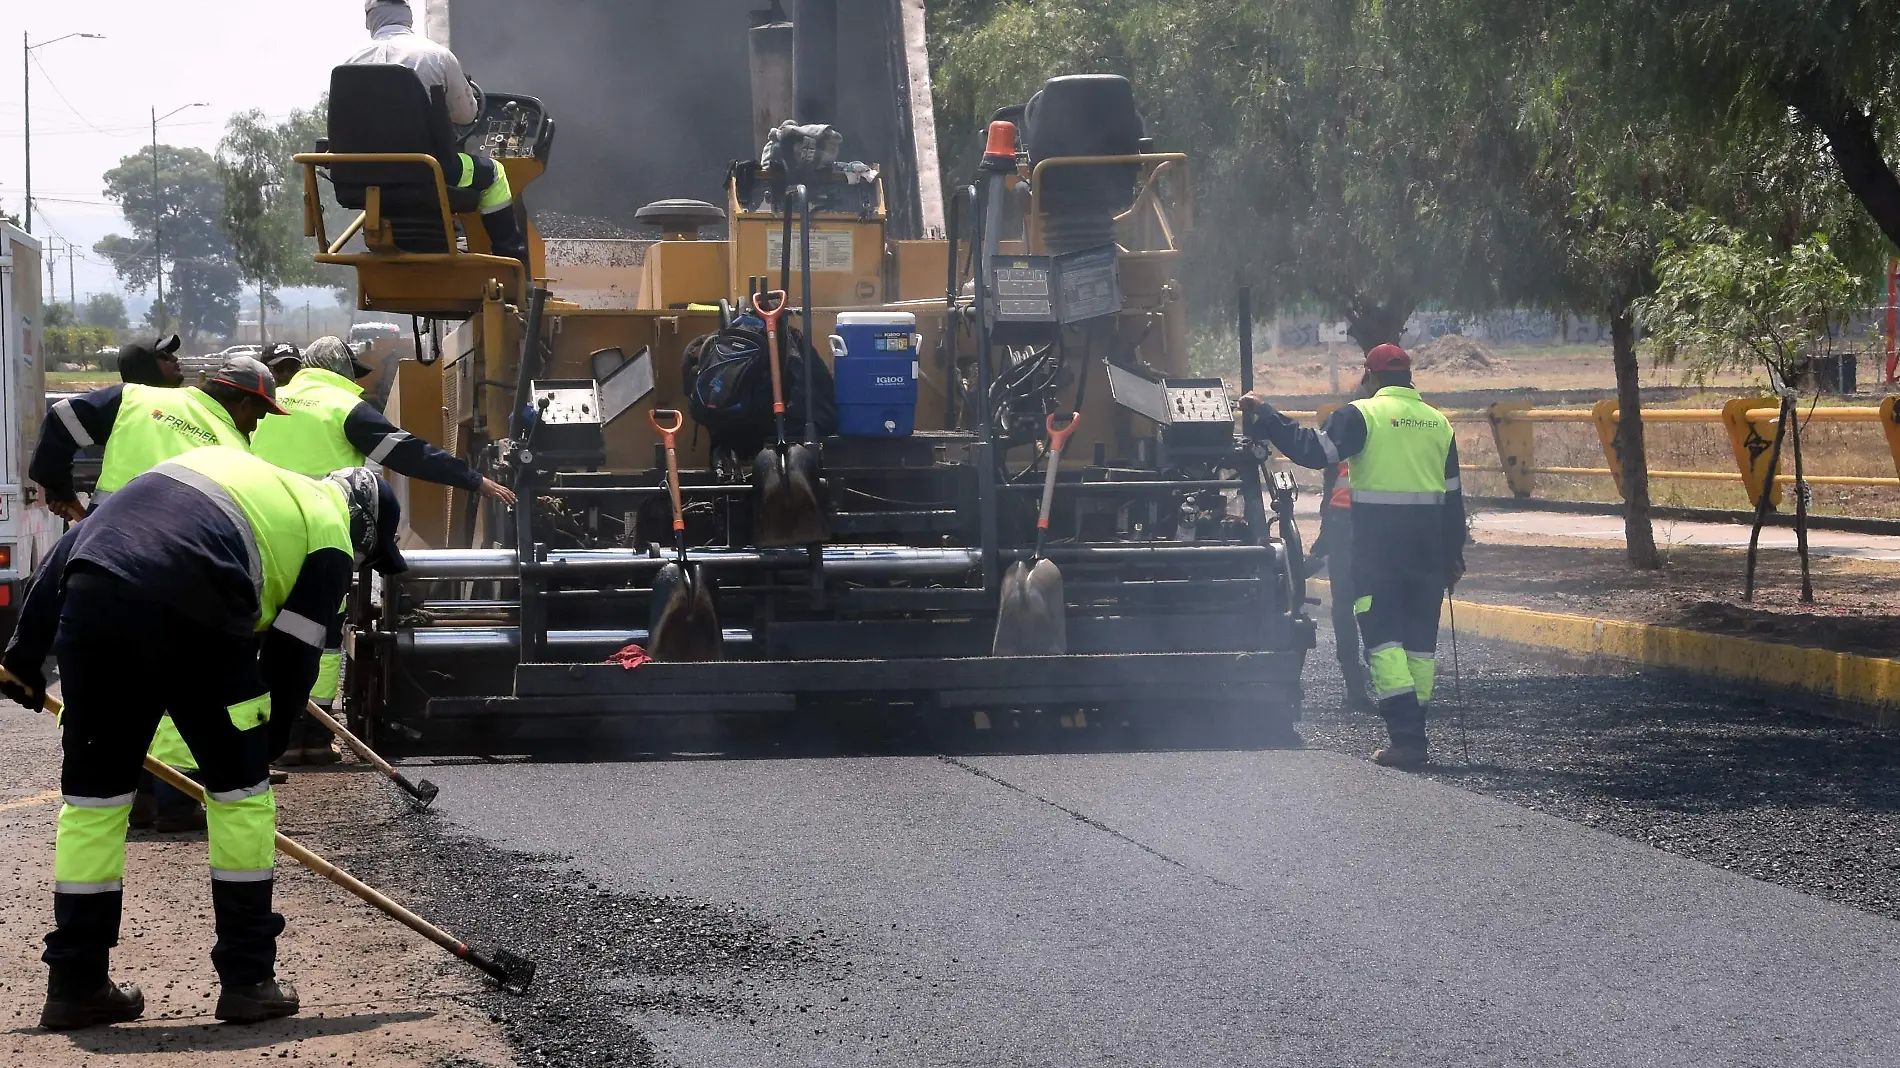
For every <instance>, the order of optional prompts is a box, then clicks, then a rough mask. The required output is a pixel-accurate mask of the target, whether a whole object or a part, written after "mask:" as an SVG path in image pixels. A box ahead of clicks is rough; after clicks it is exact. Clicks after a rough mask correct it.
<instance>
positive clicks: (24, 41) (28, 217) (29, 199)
mask: <svg viewBox="0 0 1900 1068" xmlns="http://www.w3.org/2000/svg"><path fill="white" fill-rule="evenodd" d="M66 37H85V38H89V39H91V40H95V41H99V40H104V39H105V34H103V33H69V34H67V35H66ZM66 37H55V38H53V39H52V40H50V41H41V42H40V43H39V44H34V43H33V41H32V38H30V37H28V36H27V35H26V34H25V33H21V34H20V81H21V82H22V83H23V84H24V88H25V90H26V91H25V93H24V94H23V96H24V100H23V104H24V113H25V116H26V121H25V123H24V124H23V125H24V126H25V133H26V136H25V138H24V140H25V141H26V213H25V214H24V215H22V216H21V217H20V221H21V222H22V223H24V224H25V225H26V232H27V233H29V234H30V233H32V232H33V50H34V49H35V48H45V47H46V46H47V45H50V44H58V43H59V42H61V41H64V40H66Z"/></svg>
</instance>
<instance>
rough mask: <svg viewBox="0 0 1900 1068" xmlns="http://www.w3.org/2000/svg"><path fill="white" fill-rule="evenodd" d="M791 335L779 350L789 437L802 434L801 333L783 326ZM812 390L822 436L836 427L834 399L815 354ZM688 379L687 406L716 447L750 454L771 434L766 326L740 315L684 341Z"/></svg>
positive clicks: (684, 378)
mask: <svg viewBox="0 0 1900 1068" xmlns="http://www.w3.org/2000/svg"><path fill="white" fill-rule="evenodd" d="M786 333H787V335H789V338H790V340H789V341H788V343H787V344H786V346H785V348H784V349H782V350H780V352H779V365H780V367H781V368H782V369H783V372H784V377H785V434H786V438H787V440H789V441H802V440H804V437H805V377H804V375H805V361H804V359H803V358H802V356H801V355H800V354H801V353H802V352H803V351H804V344H803V338H802V336H801V335H800V334H799V332H798V331H797V330H793V329H789V328H788V329H787V330H786ZM812 364H813V372H812V373H813V374H814V375H816V376H817V377H816V378H814V379H813V381H812V394H813V400H814V401H815V407H816V414H817V423H818V436H819V438H820V439H823V438H826V437H829V436H830V435H832V434H835V433H837V430H838V403H837V398H836V396H835V395H834V386H833V381H832V377H831V368H830V367H827V366H826V365H825V361H824V360H822V359H820V360H814V361H812ZM680 380H681V381H682V382H685V383H686V407H687V410H688V412H690V413H691V414H692V417H693V422H695V423H697V424H698V425H699V426H701V427H704V428H705V430H706V432H707V434H709V435H710V436H711V438H712V447H713V448H714V449H715V450H724V449H729V450H731V451H732V452H734V453H736V454H738V455H740V456H742V457H743V456H749V455H751V454H752V453H756V452H758V451H759V450H760V449H762V448H764V447H765V445H766V443H767V442H770V441H772V440H774V439H775V438H776V436H777V432H776V430H775V428H774V426H773V420H772V368H771V361H770V359H769V357H768V355H767V352H766V347H765V331H764V330H763V329H761V328H760V327H758V326H756V325H754V324H753V323H751V322H748V321H746V320H744V319H740V320H737V321H735V322H734V323H733V324H732V325H731V326H728V327H726V328H725V329H723V330H721V331H719V332H718V333H716V334H705V335H703V336H701V337H697V338H694V339H693V340H692V341H691V342H689V343H688V344H687V346H686V357H685V365H684V367H683V369H682V371H681V378H680Z"/></svg>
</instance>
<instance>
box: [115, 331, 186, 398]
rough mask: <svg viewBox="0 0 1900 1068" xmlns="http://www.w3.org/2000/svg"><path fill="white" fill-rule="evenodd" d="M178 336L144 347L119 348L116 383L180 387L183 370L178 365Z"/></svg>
mask: <svg viewBox="0 0 1900 1068" xmlns="http://www.w3.org/2000/svg"><path fill="white" fill-rule="evenodd" d="M178 346H179V340H178V335H177V334H173V335H172V336H170V337H167V338H162V339H160V340H158V341H154V342H151V343H150V344H147V343H145V342H142V341H136V342H133V343H132V344H130V345H121V346H119V381H121V382H129V383H135V384H137V385H141V386H182V385H184V384H185V371H184V368H182V367H180V366H178Z"/></svg>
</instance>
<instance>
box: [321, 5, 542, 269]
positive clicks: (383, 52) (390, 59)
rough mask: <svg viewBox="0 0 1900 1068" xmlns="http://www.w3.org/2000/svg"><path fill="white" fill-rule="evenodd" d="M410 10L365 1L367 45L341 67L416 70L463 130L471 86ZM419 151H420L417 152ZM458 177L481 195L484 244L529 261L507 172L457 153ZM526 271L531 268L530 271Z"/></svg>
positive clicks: (473, 113)
mask: <svg viewBox="0 0 1900 1068" xmlns="http://www.w3.org/2000/svg"><path fill="white" fill-rule="evenodd" d="M415 17H416V16H415V12H414V11H412V10H410V7H409V5H408V4H407V3H405V2H404V0H366V2H365V3H364V4H363V21H364V24H365V25H367V26H368V28H369V32H370V37H371V40H370V43H369V44H366V45H364V46H363V47H362V48H359V49H357V50H356V52H355V54H353V55H351V56H350V58H349V59H347V60H345V61H344V62H345V63H346V64H361V63H400V64H402V65H403V66H405V67H408V68H409V69H411V70H413V71H415V72H416V76H417V77H418V78H420V79H421V80H422V87H423V88H424V89H430V90H433V89H440V90H442V92H443V94H444V96H445V98H446V99H447V102H448V106H449V122H451V123H453V124H455V125H456V126H468V125H470V124H472V123H474V122H475V120H477V119H479V118H481V111H480V110H479V107H480V105H479V104H478V103H477V102H476V99H475V88H474V85H473V83H472V82H470V81H469V79H468V76H467V75H466V74H463V73H462V61H461V60H459V59H456V58H455V53H454V52H451V51H449V50H448V48H446V47H444V46H443V45H439V44H437V43H436V42H434V41H432V40H430V39H429V38H427V37H425V36H423V35H422V34H419V33H417V32H416V31H415ZM418 151H420V149H418ZM459 155H460V157H461V163H462V170H461V173H460V174H450V175H447V176H446V177H447V178H448V180H449V181H450V182H451V183H452V184H453V185H454V186H455V188H457V189H473V190H476V191H477V192H479V193H481V195H482V199H481V205H480V211H481V215H482V228H483V229H484V230H487V231H488V243H489V245H490V246H491V247H493V249H494V250H495V255H497V256H508V257H511V258H513V259H517V260H520V261H521V262H522V264H523V265H524V266H525V265H527V263H528V242H527V238H526V237H524V236H523V235H522V227H521V221H520V220H519V219H517V218H516V217H515V203H514V191H513V190H512V189H511V188H509V185H508V172H507V171H505V170H503V169H502V166H501V164H499V163H497V162H495V161H494V160H492V159H490V158H488V157H487V156H473V155H470V154H468V153H467V152H463V153H460V154H459ZM529 270H533V268H532V267H530V268H529Z"/></svg>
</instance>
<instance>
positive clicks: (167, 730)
mask: <svg viewBox="0 0 1900 1068" xmlns="http://www.w3.org/2000/svg"><path fill="white" fill-rule="evenodd" d="M175 347H176V346H173V348H175ZM166 351H167V350H166V348H165V346H163V345H160V346H155V347H153V348H151V349H150V350H149V353H150V354H151V355H153V356H159V355H162V354H164V353H165V352H166ZM133 355H134V356H144V355H146V353H138V352H135V353H134V354H133ZM122 359H123V356H122ZM158 362H159V364H160V365H161V366H162V364H163V361H162V360H160V361H158ZM172 366H173V367H174V368H175V367H176V366H177V364H176V360H175V359H174V360H173V361H172ZM181 380H182V379H181ZM276 396H277V387H276V383H275V382H274V381H273V380H272V379H271V375H270V371H269V370H267V369H266V368H265V367H264V365H263V364H262V363H259V362H258V361H257V360H256V359H254V358H252V357H249V356H237V357H233V358H232V359H231V360H229V361H228V362H226V363H225V365H224V366H223V367H221V368H219V369H218V371H217V373H216V374H214V375H212V376H211V379H210V381H208V382H206V383H205V387H204V388H203V389H199V388H197V387H196V386H188V387H185V388H183V389H173V388H169V387H164V386H147V385H138V384H125V385H118V386H107V387H106V388H105V389H100V390H95V391H93V392H91V393H88V394H86V395H85V396H82V397H72V398H69V399H67V400H63V401H60V402H59V403H58V404H55V405H53V410H52V417H51V418H49V419H47V420H46V421H45V423H44V424H42V425H41V427H40V440H39V444H38V445H37V446H36V447H35V448H34V450H33V462H32V465H31V466H30V468H29V469H28V472H27V474H28V475H29V477H31V478H32V479H33V481H35V482H37V483H39V484H40V487H41V488H42V489H43V490H45V491H46V506H47V507H48V508H49V509H51V510H52V511H53V512H54V513H55V514H56V515H58V516H60V517H61V518H62V519H65V520H66V521H67V522H71V523H77V522H79V521H80V520H81V519H83V518H85V516H86V509H85V508H84V507H82V506H81V505H80V503H79V500H78V495H77V493H75V492H74V490H73V455H74V454H75V453H77V452H78V451H79V450H80V449H82V448H86V447H89V446H93V445H103V446H104V447H105V460H104V462H103V463H102V464H101V465H100V468H99V482H98V488H97V489H96V490H95V491H94V492H93V495H92V502H93V507H94V508H97V507H98V506H99V505H100V504H101V503H102V502H103V501H105V500H106V499H107V498H109V497H110V496H111V495H112V494H113V493H115V492H117V491H118V490H119V489H121V488H123V487H124V486H125V485H126V484H127V483H129V482H131V481H132V479H134V478H136V477H138V476H139V475H142V474H144V473H145V472H147V471H149V470H151V469H152V468H153V467H156V466H157V465H158V464H160V463H163V462H164V461H166V460H169V459H171V458H172V457H174V456H180V455H183V454H184V453H187V452H190V451H191V450H193V449H201V448H204V447H205V446H207V445H226V446H230V447H232V448H238V449H249V448H250V437H251V434H252V433H253V432H254V431H255V430H256V429H257V426H258V423H259V421H260V420H262V419H263V418H264V416H266V415H273V414H275V415H282V414H283V409H282V408H279V407H278V406H277V400H276ZM152 755H153V756H155V757H157V758H159V759H160V760H163V761H164V762H165V763H167V764H170V765H172V766H173V767H175V768H178V769H179V770H180V771H184V772H187V773H189V772H194V771H196V770H197V769H198V762H197V760H196V758H194V757H193V756H192V753H191V749H190V748H189V747H188V746H186V745H185V740H184V738H183V737H181V736H180V735H179V733H178V728H177V727H176V726H174V725H173V723H172V721H171V719H170V717H166V718H164V719H162V720H161V721H160V722H159V726H158V732H157V735H156V737H155V740H154V741H153V743H152ZM133 825H134V826H137V827H141V828H144V827H156V828H157V829H158V830H160V831H164V832H174V831H191V830H198V829H201V828H202V827H203V826H204V813H203V811H202V810H201V809H199V808H198V806H197V805H196V804H194V803H192V801H191V799H190V798H188V797H186V796H185V795H184V794H181V793H179V792H178V791H176V790H174V789H172V788H171V787H169V786H166V785H164V784H163V783H158V782H156V781H154V780H150V779H149V778H148V779H147V780H146V781H145V782H143V783H141V789H140V790H139V791H138V801H137V804H136V806H135V812H134V814H133Z"/></svg>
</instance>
